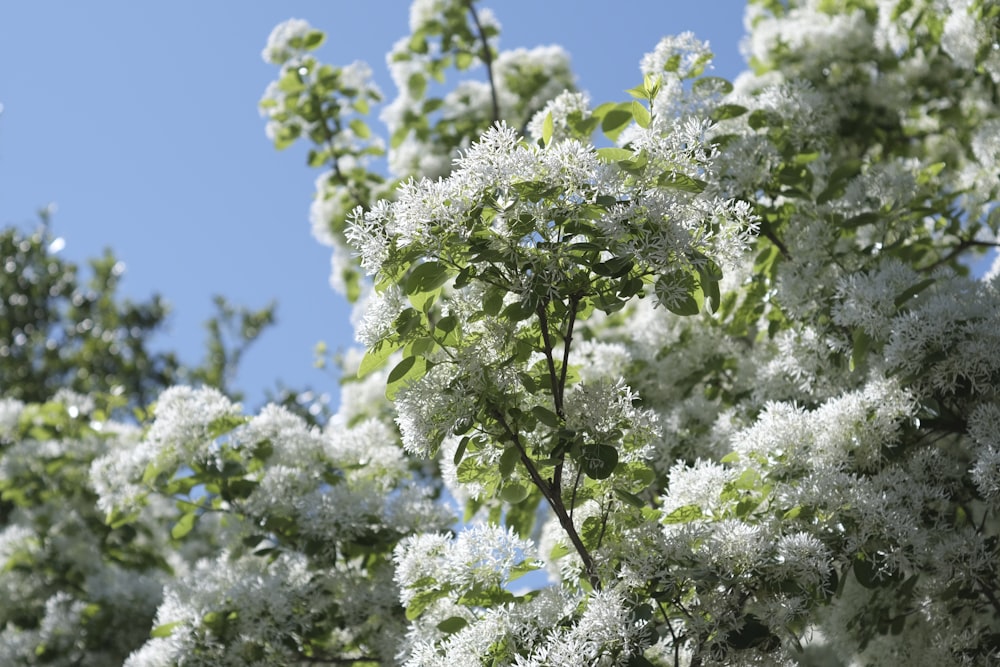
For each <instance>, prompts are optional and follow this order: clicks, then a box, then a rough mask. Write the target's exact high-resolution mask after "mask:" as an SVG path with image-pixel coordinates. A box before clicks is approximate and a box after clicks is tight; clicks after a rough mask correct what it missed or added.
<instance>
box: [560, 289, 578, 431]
mask: <svg viewBox="0 0 1000 667" xmlns="http://www.w3.org/2000/svg"><path fill="white" fill-rule="evenodd" d="M579 305H580V297H578V296H572V297H570V299H569V322H568V323H567V324H566V336H565V337H564V338H563V360H562V368H560V369H559V400H560V402H562V400H563V398H564V396H565V394H564V392H565V390H566V371H567V370H568V369H569V346H570V344H571V343H572V342H573V327H574V326H576V309H577V307H578V306H579ZM559 416H560V417H563V418H565V415H562V414H560V415H559Z"/></svg>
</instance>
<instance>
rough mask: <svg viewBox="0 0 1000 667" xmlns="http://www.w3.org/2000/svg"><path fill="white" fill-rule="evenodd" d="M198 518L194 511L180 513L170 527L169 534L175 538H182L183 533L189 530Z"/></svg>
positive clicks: (185, 533)
mask: <svg viewBox="0 0 1000 667" xmlns="http://www.w3.org/2000/svg"><path fill="white" fill-rule="evenodd" d="M197 520H198V514H197V513H196V512H188V513H187V514H182V515H181V518H180V519H178V520H177V523H175V524H174V527H173V528H171V529H170V536H171V537H172V538H174V539H175V540H179V539H181V538H183V537H184V536H185V535H187V534H188V533H190V532H191V530H192V529H193V528H194V524H195V521H197Z"/></svg>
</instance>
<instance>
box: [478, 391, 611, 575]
mask: <svg viewBox="0 0 1000 667" xmlns="http://www.w3.org/2000/svg"><path fill="white" fill-rule="evenodd" d="M492 413H493V417H494V419H496V420H497V423H499V424H500V426H501V427H503V430H504V431H505V432H506V433H507V436H508V437H509V438H510V439H511V440H512V441H513V443H514V446H515V447H517V451H518V453H519V454H520V456H521V463H522V464H523V465H524V468H525V470H527V471H528V476H529V477H531V481H532V482H533V483H534V484H535V486H536V487H538V490H539V491H541V492H542V495H543V496H545V500H547V501H548V503H549V507H551V508H552V511H553V512H555V515H556V518H558V519H559V525H560V526H562V529H563V530H564V531H565V532H566V535H567V536H568V537H569V541H570V542H572V543H573V548H574V549H576V552H577V554H579V555H580V560H582V561H583V569H584V572H585V573H586V575H587V580H588V581H589V582H590V585H591V586H592V587H593V588H594V590H600V589H601V580H600V578H598V576H597V572H596V568H595V567H594V559H593V557H592V556H591V555H590V552H589V551H587V547H586V546H585V545H584V543H583V540H581V539H580V534H579V533H577V532H576V526H574V525H573V520H572V519H571V518H570V516H569V514H567V513H566V506H565V505H563V502H562V497H561V496H560V495H558V494H556V493H553V489H552V487H551V486H549V485H548V484H546V482H545V480H544V479H542V476H541V474H539V472H538V468H537V467H535V462H534V461H532V460H531V457H530V456H528V451H527V450H526V449H525V447H524V443H523V442H521V438H520V436H518V434H517V433H515V432H514V430H513V429H512V428H511V427H510V425H509V424H508V423H507V420H506V419H504V416H503V413H502V412H500V410H499V409H497V408H495V407H494V408H493V409H492Z"/></svg>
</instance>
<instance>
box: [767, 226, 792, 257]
mask: <svg viewBox="0 0 1000 667" xmlns="http://www.w3.org/2000/svg"><path fill="white" fill-rule="evenodd" d="M760 233H761V234H762V235H763V236H764V238H766V239H767V240H768V241H770V242H771V243H773V244H774V245H775V247H776V248H777V249H778V252H780V253H781V256H782V257H783V258H784V259H791V258H792V256H791V255H790V254H789V252H788V248H786V247H785V244H784V243H782V242H781V239H779V238H778V237H777V235H775V233H774V232H772V231H771V230H770V229H766V228H764V227H761V230H760Z"/></svg>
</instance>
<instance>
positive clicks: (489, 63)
mask: <svg viewBox="0 0 1000 667" xmlns="http://www.w3.org/2000/svg"><path fill="white" fill-rule="evenodd" d="M474 2H475V0H468V3H467V5H468V7H469V14H471V15H472V22H473V23H475V24H476V32H478V33H479V41H481V42H482V43H483V53H482V60H483V64H484V65H486V77H487V78H488V79H489V82H490V101H491V102H492V103H493V123H499V122H500V102H499V100H498V99H497V86H496V82H495V81H494V80H493V52H492V51H491V50H490V42H489V40H488V39H486V31H484V30H483V24H482V23H480V21H479V14H477V13H476V8H475V6H474ZM493 123H491V125H492V124H493Z"/></svg>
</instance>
